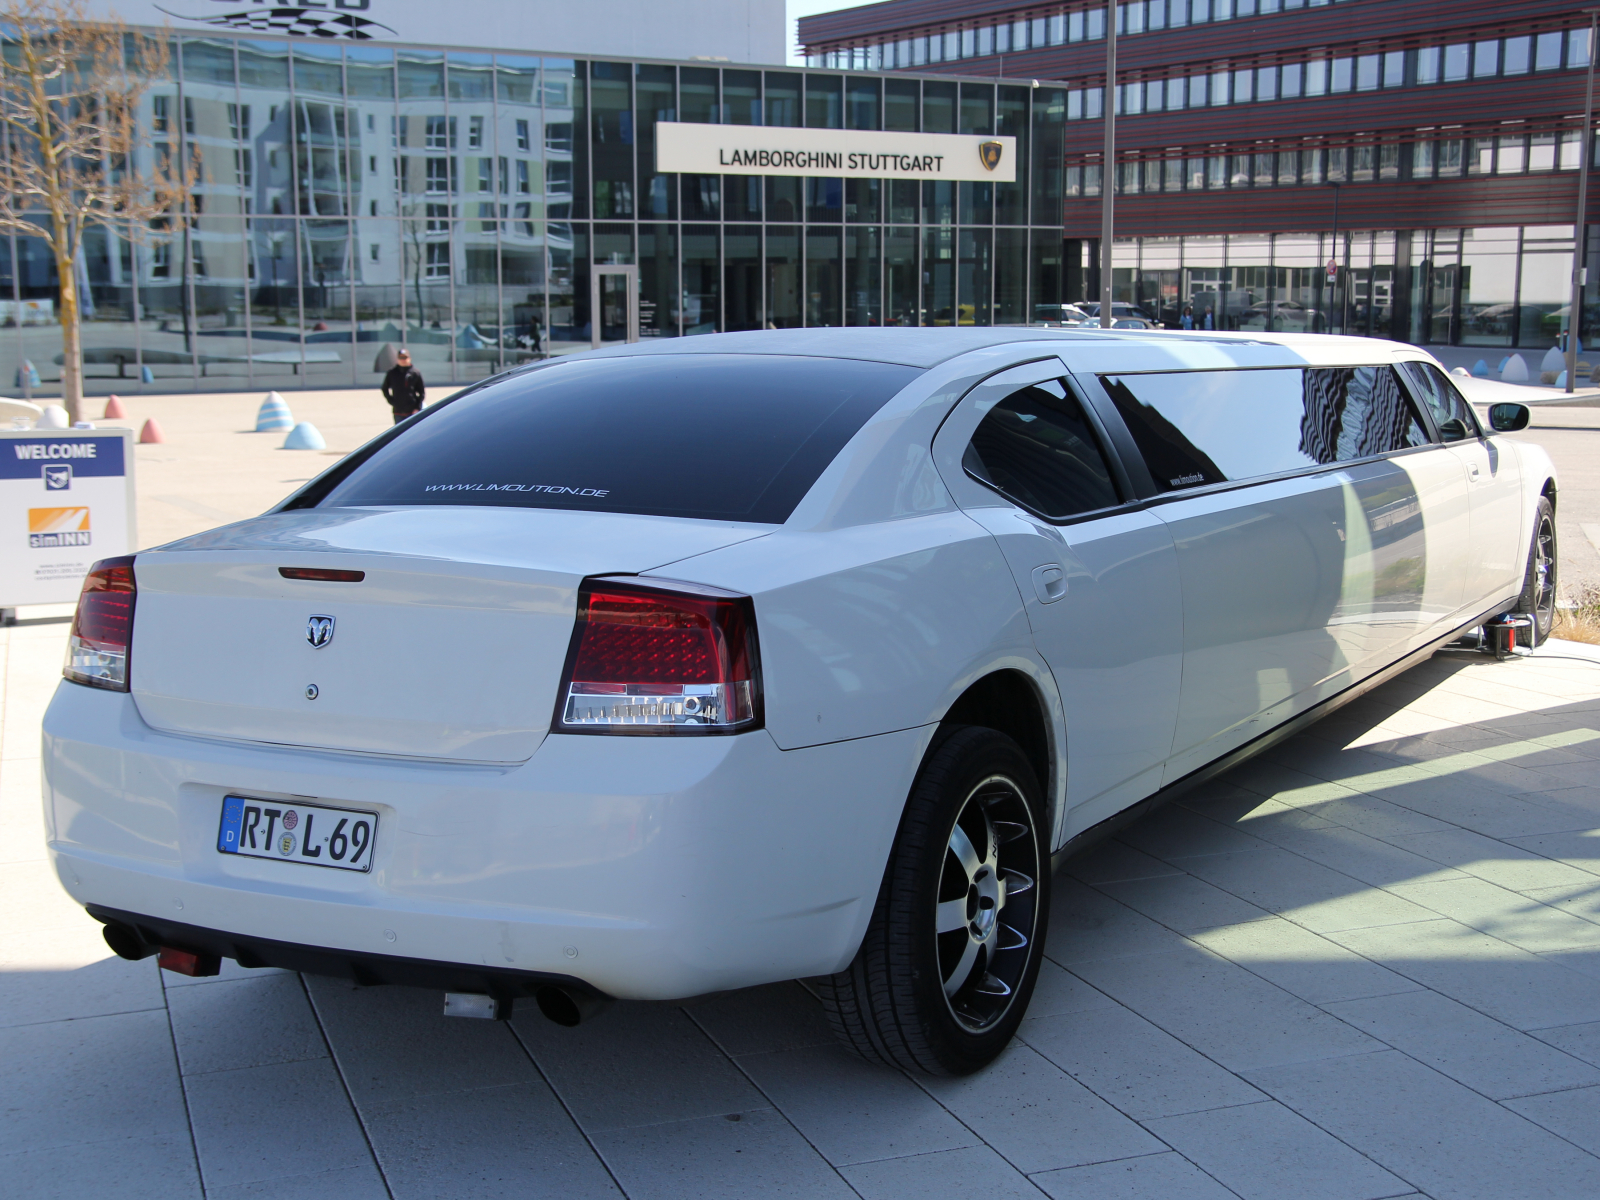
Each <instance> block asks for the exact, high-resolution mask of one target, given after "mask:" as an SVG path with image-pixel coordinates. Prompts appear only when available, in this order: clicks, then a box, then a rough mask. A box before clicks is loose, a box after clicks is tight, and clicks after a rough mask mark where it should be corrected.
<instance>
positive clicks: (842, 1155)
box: [738, 1046, 978, 1167]
mask: <svg viewBox="0 0 1600 1200" xmlns="http://www.w3.org/2000/svg"><path fill="white" fill-rule="evenodd" d="M738 1062H739V1066H740V1067H741V1068H742V1069H743V1070H744V1072H745V1074H747V1075H748V1076H749V1077H750V1079H751V1081H752V1082H753V1083H754V1084H755V1085H756V1087H758V1088H760V1089H761V1092H762V1094H763V1095H765V1096H766V1098H767V1099H768V1100H770V1101H771V1102H772V1103H773V1104H775V1105H776V1106H777V1108H778V1111H779V1112H781V1113H782V1114H783V1115H784V1116H785V1117H787V1118H788V1119H789V1123H790V1124H792V1125H793V1126H794V1127H795V1128H796V1129H798V1130H799V1131H800V1134H801V1136H802V1137H804V1138H805V1139H806V1141H808V1142H810V1143H811V1144H812V1145H813V1146H815V1147H816V1148H817V1150H818V1151H819V1152H820V1153H821V1154H822V1156H823V1157H824V1158H826V1159H827V1160H828V1161H829V1162H831V1163H832V1164H833V1165H834V1166H836V1167H842V1166H847V1165H849V1164H850V1163H861V1162H871V1161H873V1160H875V1159H880V1158H901V1157H904V1156H905V1155H908V1154H927V1153H929V1152H931V1151H936V1150H953V1149H955V1148H956V1147H958V1146H971V1145H973V1144H975V1143H976V1142H977V1140H978V1139H977V1138H976V1137H974V1136H973V1134H972V1131H971V1130H969V1129H967V1128H966V1127H965V1126H964V1125H962V1124H961V1123H960V1122H959V1121H957V1120H956V1119H955V1118H954V1117H952V1116H951V1115H950V1113H949V1112H948V1111H946V1109H945V1108H943V1107H942V1106H940V1105H939V1104H938V1103H936V1102H935V1101H934V1100H933V1099H931V1098H930V1097H929V1096H928V1094H927V1093H926V1092H924V1091H923V1090H922V1089H921V1088H919V1087H917V1086H916V1084H914V1083H912V1082H911V1080H909V1079H907V1078H906V1077H905V1076H904V1075H901V1074H900V1073H899V1072H897V1071H886V1070H884V1069H883V1068H882V1067H878V1066H874V1065H872V1064H869V1063H867V1062H864V1061H862V1060H861V1059H860V1058H857V1057H856V1056H855V1055H853V1054H851V1053H850V1052H849V1051H847V1050H845V1049H844V1048H843V1047H842V1046H807V1047H805V1048H804V1049H801V1050H780V1051H778V1052H777V1053H775V1054H751V1055H746V1056H745V1057H743V1058H740V1059H739V1060H738Z"/></svg>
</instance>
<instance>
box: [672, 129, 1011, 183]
mask: <svg viewBox="0 0 1600 1200" xmlns="http://www.w3.org/2000/svg"><path fill="white" fill-rule="evenodd" d="M656 170H657V171H660V172H663V173H666V172H679V173H683V174H689V175H828V176H833V177H834V178H841V177H842V178H845V179H942V180H948V181H951V182H989V183H1015V182H1016V181H1017V139H1016V138H1014V137H985V136H983V135H982V134H967V133H893V132H880V131H878V130H868V129H860V130H857V129H792V128H788V127H786V126H777V125H702V124H694V123H691V122H688V121H660V122H657V124H656Z"/></svg>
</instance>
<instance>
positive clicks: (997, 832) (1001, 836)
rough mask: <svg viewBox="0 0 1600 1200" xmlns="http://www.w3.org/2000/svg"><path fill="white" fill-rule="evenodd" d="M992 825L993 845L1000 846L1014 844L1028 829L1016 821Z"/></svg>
mask: <svg viewBox="0 0 1600 1200" xmlns="http://www.w3.org/2000/svg"><path fill="white" fill-rule="evenodd" d="M993 825H994V840H995V844H996V845H1000V846H1004V845H1005V844H1006V843H1007V842H1014V841H1016V840H1017V839H1018V838H1019V837H1022V836H1023V835H1024V834H1026V833H1027V832H1028V827H1027V826H1026V825H1023V824H1020V823H1019V822H1017V821H995V822H993Z"/></svg>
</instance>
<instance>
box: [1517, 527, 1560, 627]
mask: <svg viewBox="0 0 1600 1200" xmlns="http://www.w3.org/2000/svg"><path fill="white" fill-rule="evenodd" d="M1517 611H1518V612H1523V613H1527V614H1528V615H1529V616H1531V617H1532V618H1533V625H1532V627H1530V628H1527V629H1519V630H1518V631H1517V641H1518V642H1519V643H1521V644H1522V645H1524V646H1529V647H1532V646H1542V645H1544V642H1545V639H1546V638H1548V637H1549V636H1550V631H1551V630H1552V629H1553V628H1554V627H1555V623H1556V510H1555V508H1554V507H1552V506H1551V504H1550V501H1549V499H1548V498H1547V497H1544V496H1540V497H1539V506H1538V508H1537V509H1536V510H1535V511H1534V517H1533V538H1532V540H1531V543H1530V544H1529V546H1528V569H1527V571H1526V572H1525V573H1524V575H1523V580H1522V595H1521V597H1520V598H1519V599H1518V600H1517Z"/></svg>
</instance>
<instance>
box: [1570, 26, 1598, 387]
mask: <svg viewBox="0 0 1600 1200" xmlns="http://www.w3.org/2000/svg"><path fill="white" fill-rule="evenodd" d="M1584 11H1585V12H1586V13H1588V14H1589V73H1588V79H1587V81H1586V83H1585V89H1584V96H1583V133H1582V134H1581V135H1579V142H1578V219H1577V220H1576V221H1574V222H1573V225H1572V237H1573V242H1572V306H1571V308H1569V309H1568V310H1567V391H1568V392H1569V393H1570V392H1571V391H1572V390H1573V385H1574V382H1575V380H1574V376H1576V375H1577V373H1578V338H1579V337H1580V336H1581V330H1582V329H1583V285H1584V283H1585V282H1586V279H1585V276H1586V275H1587V274H1588V272H1587V270H1586V269H1585V266H1584V264H1585V263H1586V262H1587V261H1588V258H1589V227H1588V225H1587V224H1586V223H1585V221H1586V219H1587V217H1588V215H1589V152H1590V149H1591V148H1592V146H1593V143H1594V133H1593V125H1594V35H1595V19H1596V18H1597V17H1600V9H1597V8H1589V9H1585V10H1584Z"/></svg>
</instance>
